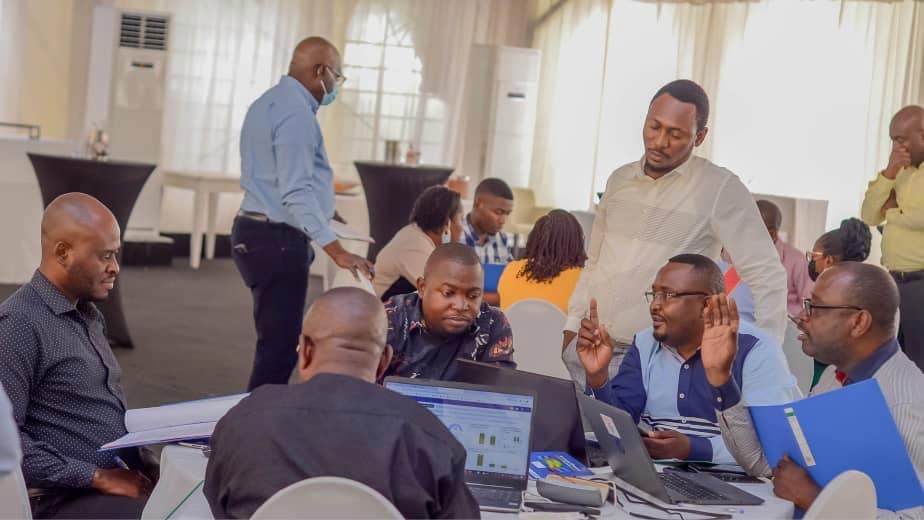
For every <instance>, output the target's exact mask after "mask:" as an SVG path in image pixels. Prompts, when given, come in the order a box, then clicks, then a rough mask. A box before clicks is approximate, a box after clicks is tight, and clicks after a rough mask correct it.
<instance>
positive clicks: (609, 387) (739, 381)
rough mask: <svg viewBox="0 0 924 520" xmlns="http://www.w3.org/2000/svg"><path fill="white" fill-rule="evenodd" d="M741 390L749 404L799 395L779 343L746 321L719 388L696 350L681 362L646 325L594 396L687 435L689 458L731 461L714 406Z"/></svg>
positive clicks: (659, 426)
mask: <svg viewBox="0 0 924 520" xmlns="http://www.w3.org/2000/svg"><path fill="white" fill-rule="evenodd" d="M732 386H734V387H735V388H734V389H731V388H726V387H732ZM739 388H740V389H741V390H740V392H741V393H742V394H744V396H745V398H746V400H747V402H748V403H749V404H757V405H773V404H783V403H787V402H789V401H792V400H793V399H798V398H799V394H798V387H797V386H796V378H795V377H793V376H792V374H790V373H789V368H788V366H787V364H786V359H785V357H784V356H783V350H782V348H781V347H780V344H779V343H777V341H776V340H775V339H773V338H772V337H770V336H769V335H768V334H767V333H765V332H764V331H762V330H760V329H758V328H757V327H755V326H753V325H751V324H750V323H748V322H746V321H742V322H741V323H740V325H739V329H738V354H737V355H736V356H735V361H734V363H733V364H732V378H731V379H730V380H729V382H728V384H726V385H725V386H723V387H721V388H713V387H712V385H710V384H709V381H708V380H707V379H706V371H705V369H704V368H703V362H702V358H701V357H700V353H699V351H697V352H696V353H695V354H693V356H691V357H690V358H689V359H686V360H684V359H683V358H682V357H681V356H680V355H679V354H678V353H677V351H675V350H674V349H672V348H671V347H668V346H666V345H662V344H661V342H659V341H657V340H655V339H654V336H653V335H652V329H651V328H648V329H645V330H643V331H641V332H639V333H638V334H636V335H635V339H634V341H633V343H632V347H631V348H630V349H629V351H628V352H627V353H626V357H625V358H624V359H623V361H622V364H621V365H620V366H619V373H618V374H616V376H615V377H613V378H612V379H610V380H609V381H608V382H607V383H606V384H605V385H604V386H603V387H602V388H599V389H596V390H593V392H592V394H593V395H594V396H595V397H596V398H597V399H599V400H601V401H604V402H606V403H609V404H611V405H613V406H616V407H619V408H622V409H623V410H625V411H627V412H629V413H630V414H632V417H633V418H634V419H635V420H636V421H639V422H644V423H646V424H647V425H648V426H649V427H651V429H653V430H674V431H677V432H680V433H683V434H685V435H686V436H687V437H688V438H689V439H690V457H689V458H690V460H706V461H711V462H715V463H717V464H734V463H735V459H734V458H733V457H732V455H731V453H729V451H728V449H727V448H726V447H725V443H724V442H723V440H722V434H721V431H720V430H719V424H718V421H717V418H716V412H715V407H716V403H717V402H718V403H721V402H722V401H723V400H724V399H730V398H731V391H732V390H738V389H739ZM588 393H591V392H590V389H588Z"/></svg>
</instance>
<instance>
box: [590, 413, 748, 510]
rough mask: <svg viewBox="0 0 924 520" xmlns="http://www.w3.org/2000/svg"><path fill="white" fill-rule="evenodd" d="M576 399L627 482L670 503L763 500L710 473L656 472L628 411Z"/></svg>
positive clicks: (611, 461) (741, 503) (615, 472)
mask: <svg viewBox="0 0 924 520" xmlns="http://www.w3.org/2000/svg"><path fill="white" fill-rule="evenodd" d="M578 399H580V401H581V409H582V410H583V411H584V414H585V415H586V417H587V420H588V421H589V422H590V425H591V427H592V428H593V430H594V434H596V436H597V442H599V443H600V446H602V447H603V450H604V451H606V454H607V458H608V459H609V462H610V467H612V468H613V474H614V475H615V476H617V477H619V478H621V479H622V480H625V481H626V482H628V483H629V484H632V485H633V486H635V487H637V488H638V489H640V490H642V491H644V492H646V493H648V494H649V495H652V496H653V497H655V498H658V499H660V500H663V501H664V502H667V503H670V504H678V503H686V504H700V505H735V506H738V505H741V506H756V505H760V504H763V503H764V501H763V499H762V498H760V497H756V496H754V495H752V494H750V493H748V492H746V491H744V490H742V489H739V488H737V487H735V486H733V485H731V484H728V483H726V482H722V481H721V480H719V479H717V478H715V477H713V476H711V475H706V474H703V473H681V472H679V471H665V472H663V473H658V471H657V470H656V469H655V467H654V463H652V461H651V457H649V456H648V450H647V449H646V448H645V443H644V442H642V437H641V435H639V432H638V427H637V426H636V423H635V421H634V420H633V419H632V416H631V415H629V414H628V413H626V412H625V411H623V410H620V409H619V408H615V407H613V406H610V405H608V404H606V403H604V402H601V401H598V400H596V399H594V398H592V397H588V396H586V395H581V396H579V397H578Z"/></svg>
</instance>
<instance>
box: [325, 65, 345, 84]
mask: <svg viewBox="0 0 924 520" xmlns="http://www.w3.org/2000/svg"><path fill="white" fill-rule="evenodd" d="M324 67H325V68H326V69H327V70H329V71H330V74H331V76H333V77H334V83H336V84H337V85H340V86H341V87H342V86H343V84H344V83H346V80H347V79H346V76H344V75H343V74H342V73H341V72H339V71H337V70H334V68H333V67H331V66H330V65H325V66H324Z"/></svg>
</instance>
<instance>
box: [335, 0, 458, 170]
mask: <svg viewBox="0 0 924 520" xmlns="http://www.w3.org/2000/svg"><path fill="white" fill-rule="evenodd" d="M408 19H409V16H408V11H407V4H406V3H402V2H388V3H387V4H385V3H382V2H377V1H376V2H368V3H366V4H364V5H360V6H357V9H356V11H354V15H353V19H352V20H351V22H350V25H349V28H348V30H347V36H346V42H345V45H344V52H343V62H344V67H343V69H344V70H343V73H344V75H345V76H346V77H347V82H346V84H344V86H343V91H342V93H341V94H340V97H339V98H338V102H342V103H343V104H344V105H345V108H346V110H345V111H343V112H341V113H345V117H344V121H343V124H342V127H341V134H340V139H341V140H342V141H343V146H344V148H345V150H343V151H345V152H346V153H347V154H348V155H349V158H350V159H351V160H381V159H383V158H384V157H385V141H389V140H395V141H398V142H399V143H400V145H399V149H400V152H401V154H402V157H403V154H404V152H406V151H407V148H408V146H409V145H410V144H413V145H414V147H415V148H416V149H418V150H419V151H420V152H421V160H422V161H424V162H430V163H433V162H442V160H443V153H444V146H443V145H444V142H445V134H446V120H447V118H446V110H445V103H444V101H443V100H441V99H439V98H437V97H435V96H430V95H427V94H423V93H421V80H422V73H421V72H422V63H421V60H420V58H419V57H418V55H417V52H416V50H415V47H414V38H413V30H412V27H411V24H410V23H408Z"/></svg>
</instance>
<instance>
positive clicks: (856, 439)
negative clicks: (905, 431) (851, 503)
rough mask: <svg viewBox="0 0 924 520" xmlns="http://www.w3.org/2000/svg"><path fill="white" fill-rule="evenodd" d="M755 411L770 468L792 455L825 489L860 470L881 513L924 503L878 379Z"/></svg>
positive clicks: (758, 407)
mask: <svg viewBox="0 0 924 520" xmlns="http://www.w3.org/2000/svg"><path fill="white" fill-rule="evenodd" d="M750 410H751V418H752V419H753V421H754V426H755V428H756V429H757V436H758V437H759V438H760V444H761V446H763V449H764V454H765V455H766V457H767V462H768V463H769V464H770V467H776V465H777V463H778V462H779V461H780V459H782V458H783V455H784V454H788V455H789V458H791V459H792V460H793V461H795V462H797V463H798V464H799V465H800V466H802V467H803V468H805V469H806V470H808V472H809V474H810V475H811V476H812V478H813V479H815V482H817V483H818V485H819V486H822V487H824V486H825V485H827V484H828V482H831V480H833V479H834V477H836V476H838V475H840V474H841V473H843V472H844V471H847V470H850V469H855V470H858V471H862V472H863V473H866V474H867V475H869V477H870V478H871V479H872V480H873V483H874V484H875V485H876V499H877V501H878V506H879V508H880V509H888V510H892V511H898V510H901V509H907V508H910V507H916V506H919V505H921V504H924V489H922V488H921V482H920V481H919V480H918V476H917V473H916V472H915V470H914V465H913V464H912V463H911V459H910V458H909V457H908V450H907V449H906V448H905V443H904V441H903V440H902V437H901V435H900V434H899V432H898V427H896V426H895V420H894V419H893V418H892V414H891V412H889V406H888V404H886V400H885V397H884V396H883V395H882V389H881V388H879V382H878V381H876V380H875V379H869V380H867V381H863V382H861V383H856V384H852V385H849V386H846V387H844V388H842V389H839V390H835V391H832V392H826V393H824V394H821V395H817V396H814V397H810V398H808V399H802V400H800V401H796V402H793V403H789V404H784V405H778V406H752V407H750Z"/></svg>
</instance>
